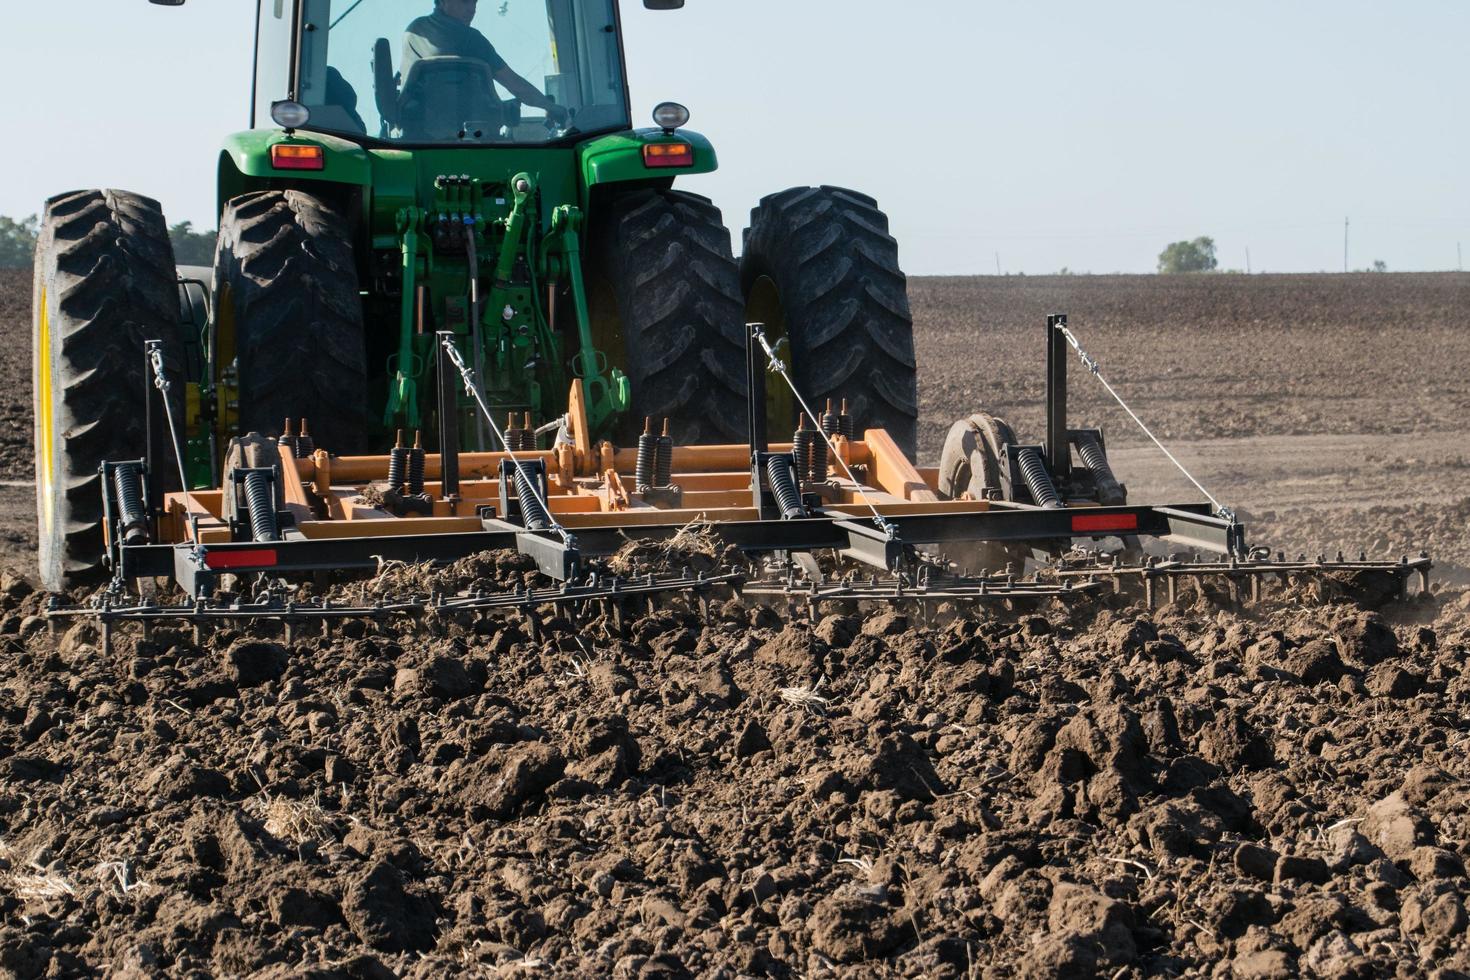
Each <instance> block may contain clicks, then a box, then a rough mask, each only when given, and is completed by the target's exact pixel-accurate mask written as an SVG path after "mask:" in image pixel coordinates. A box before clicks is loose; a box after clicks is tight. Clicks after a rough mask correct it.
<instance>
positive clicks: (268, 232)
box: [213, 191, 368, 456]
mask: <svg viewBox="0 0 1470 980" xmlns="http://www.w3.org/2000/svg"><path fill="white" fill-rule="evenodd" d="M213 316H214V331H215V334H216V336H217V337H219V338H220V343H221V345H222V346H223V347H224V348H225V349H226V350H228V349H229V346H228V345H229V340H228V338H230V337H233V342H234V350H235V357H236V364H237V368H238V373H239V386H240V389H239V390H240V399H239V400H240V409H239V425H238V429H239V432H241V433H247V432H259V433H262V434H266V435H280V434H281V430H282V425H283V423H284V422H285V420H286V419H287V418H291V419H300V418H305V419H307V420H308V421H309V423H310V429H311V436H312V439H313V440H314V442H315V443H316V445H317V446H319V447H321V448H323V449H326V450H328V451H329V452H332V453H335V454H337V455H343V456H346V455H353V454H360V453H363V452H365V451H366V449H367V422H368V413H367V395H368V392H367V352H366V348H365V340H364V330H363V312H362V298H361V296H360V295H359V292H358V280H357V266H356V263H355V262H354V259H353V251H352V228H351V225H350V224H349V222H348V221H347V219H346V218H345V217H344V216H343V215H342V214H341V213H339V212H338V211H337V210H336V209H334V208H333V207H332V206H331V205H329V204H328V203H327V202H325V201H323V200H322V199H321V198H318V197H314V196H313V195H311V194H307V193H304V192H302V191H258V192H255V193H252V194H244V195H242V196H240V197H237V198H234V199H233V200H231V201H230V202H229V203H228V204H226V205H225V210H224V214H222V215H221V216H220V226H219V247H218V250H217V251H216V252H215V259H214V304H213Z"/></svg>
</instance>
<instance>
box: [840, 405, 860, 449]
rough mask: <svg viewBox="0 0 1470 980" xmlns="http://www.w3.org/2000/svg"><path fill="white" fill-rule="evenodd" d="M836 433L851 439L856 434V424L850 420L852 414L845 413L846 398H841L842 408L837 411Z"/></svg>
mask: <svg viewBox="0 0 1470 980" xmlns="http://www.w3.org/2000/svg"><path fill="white" fill-rule="evenodd" d="M837 434H838V435H840V436H845V437H847V438H848V439H851V438H852V437H853V436H854V435H856V434H857V425H856V424H854V422H853V421H852V416H851V415H849V414H847V399H846V398H844V399H842V408H841V409H840V410H838V412H837Z"/></svg>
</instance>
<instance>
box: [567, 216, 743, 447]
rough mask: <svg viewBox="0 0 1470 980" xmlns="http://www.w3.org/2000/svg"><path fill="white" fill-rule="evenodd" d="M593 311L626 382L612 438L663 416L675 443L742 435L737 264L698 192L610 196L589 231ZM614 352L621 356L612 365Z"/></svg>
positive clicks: (628, 441) (632, 434)
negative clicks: (626, 399) (626, 396)
mask: <svg viewBox="0 0 1470 980" xmlns="http://www.w3.org/2000/svg"><path fill="white" fill-rule="evenodd" d="M593 260H594V263H595V264H594V269H595V270H596V271H595V272H594V279H595V280H597V281H595V282H594V284H593V291H592V306H593V309H592V319H593V322H594V324H599V325H606V324H615V326H613V327H611V328H607V327H606V326H604V327H603V328H602V332H605V333H609V334H612V336H610V337H609V341H610V342H609V343H608V344H607V346H608V347H609V348H610V350H609V354H610V355H611V356H613V358H614V366H615V367H620V368H621V369H622V370H623V372H624V373H625V374H627V375H628V380H629V383H630V386H631V389H632V394H631V406H630V407H629V409H628V411H627V412H626V413H625V414H624V416H623V422H622V424H621V426H620V427H619V431H618V439H619V441H620V442H621V443H622V444H623V445H633V444H634V443H636V442H637V438H638V433H639V432H641V431H642V428H643V419H644V418H645V417H652V418H653V419H655V424H658V420H661V419H663V418H667V419H669V422H670V424H671V426H672V434H673V437H674V441H675V442H676V443H679V444H684V445H689V444H708V443H730V442H742V443H743V442H745V437H746V416H747V412H746V399H745V342H744V331H743V324H742V322H741V319H740V272H739V267H738V266H737V265H736V263H735V259H734V257H733V255H732V254H731V251H730V232H729V231H728V230H727V229H726V228H725V223H724V220H723V218H722V216H721V214H720V209H719V208H717V207H715V206H714V205H713V204H711V203H710V201H709V200H708V199H707V198H703V197H699V196H698V195H695V194H686V193H684V192H682V191H672V190H639V191H634V192H632V193H629V194H624V195H620V196H618V197H616V198H614V199H613V200H612V201H611V202H610V204H609V207H608V212H607V213H606V214H605V215H604V216H599V218H598V229H597V233H596V235H595V238H594V256H593ZM619 360H620V361H621V363H619Z"/></svg>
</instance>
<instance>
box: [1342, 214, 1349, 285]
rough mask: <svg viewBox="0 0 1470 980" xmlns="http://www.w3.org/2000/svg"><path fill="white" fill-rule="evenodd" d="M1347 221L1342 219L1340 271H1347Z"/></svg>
mask: <svg viewBox="0 0 1470 980" xmlns="http://www.w3.org/2000/svg"><path fill="white" fill-rule="evenodd" d="M1347 246H1348V219H1346V218H1343V219H1342V271H1343V272H1346V271H1347V255H1348V253H1347Z"/></svg>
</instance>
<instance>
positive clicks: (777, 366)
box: [747, 327, 898, 540]
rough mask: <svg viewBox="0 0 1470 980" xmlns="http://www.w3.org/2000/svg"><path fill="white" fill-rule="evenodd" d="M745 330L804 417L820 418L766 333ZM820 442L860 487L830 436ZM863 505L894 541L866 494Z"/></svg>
mask: <svg viewBox="0 0 1470 980" xmlns="http://www.w3.org/2000/svg"><path fill="white" fill-rule="evenodd" d="M747 329H752V331H753V336H754V337H755V341H756V343H758V344H760V345H761V350H763V351H765V352H766V359H767V360H768V361H770V362H771V363H770V368H769V370H770V372H771V373H772V374H779V375H780V376H781V380H783V381H785V382H786V387H788V388H790V389H791V394H792V396H793V397H795V398H796V400H797V402H798V403H800V405H801V409H802V411H804V412H806V417H807V418H809V419H815V418H820V416H818V415H817V414H816V413H815V412H813V411H812V410H811V406H810V405H808V404H807V403H806V399H805V398H803V397H801V392H799V391H797V390H796V383H795V382H794V381H792V380H791V375H790V374H789V373H788V372H787V370H786V363H785V362H784V361H782V360H781V358H779V357H777V356H776V351H775V349H774V348H772V347H771V342H770V341H769V340H767V339H766V332H765V331H764V330H762V329H760V328H759V327H753V328H747ZM822 440H823V441H824V442H825V443H826V444H827V449H828V451H829V455H830V456H831V458H833V459H835V460H837V462H838V463H839V464H841V466H842V472H844V473H846V474H847V478H848V480H850V481H851V482H852V484H853V485H854V486H861V484H859V483H858V481H857V477H855V476H853V475H852V469H851V468H850V467H849V466H848V465H847V460H845V459H843V458H842V454H841V453H839V452H838V451H837V446H836V444H835V443H833V442H832V437H831V435H829V434H828V433H826V432H823V433H822ZM863 503H865V504H867V505H868V509H869V510H871V511H872V512H873V522H874V523H876V524H877V525H878V527H879V528H881V529H882V531H883V533H884V534H886V535H887V536H888V538H889V540H894V539H896V538H897V537H898V528H896V527H894V526H893V525H892V524H890V523H889V522H888V521H887V519H885V518H884V517H883V515H882V514H880V513H879V512H878V508H877V507H876V506H874V505H873V501H872V500H870V499H869V498H868V495H867V494H863Z"/></svg>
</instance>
